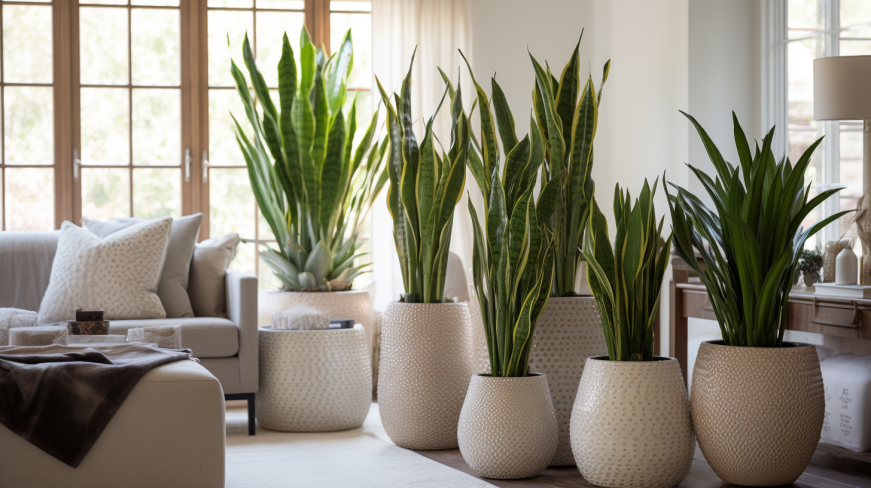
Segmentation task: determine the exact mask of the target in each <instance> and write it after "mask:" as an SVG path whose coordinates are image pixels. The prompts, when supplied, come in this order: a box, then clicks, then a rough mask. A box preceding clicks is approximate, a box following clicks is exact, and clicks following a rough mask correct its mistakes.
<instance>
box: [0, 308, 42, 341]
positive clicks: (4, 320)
mask: <svg viewBox="0 0 871 488" xmlns="http://www.w3.org/2000/svg"><path fill="white" fill-rule="evenodd" d="M35 325H36V312H31V311H30V310H22V309H20V308H0V346H8V345H9V329H12V328H14V327H33V326H35Z"/></svg>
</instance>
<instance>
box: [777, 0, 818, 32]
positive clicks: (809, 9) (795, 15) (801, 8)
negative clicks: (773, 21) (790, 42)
mask: <svg viewBox="0 0 871 488" xmlns="http://www.w3.org/2000/svg"><path fill="white" fill-rule="evenodd" d="M822 4H823V2H822V1H818V0H789V2H788V6H787V9H786V11H787V28H788V29H789V38H790V39H795V38H797V37H803V36H806V35H808V34H810V33H811V32H813V31H815V30H820V29H822V28H823V26H822V19H823V14H822V12H823V10H822V9H823V5H822Z"/></svg>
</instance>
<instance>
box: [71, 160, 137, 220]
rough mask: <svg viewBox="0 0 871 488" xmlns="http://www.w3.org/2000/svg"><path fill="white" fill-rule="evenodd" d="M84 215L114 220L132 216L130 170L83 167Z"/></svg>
mask: <svg viewBox="0 0 871 488" xmlns="http://www.w3.org/2000/svg"><path fill="white" fill-rule="evenodd" d="M82 215H84V216H85V217H88V218H92V219H99V220H112V219H120V218H123V217H129V216H130V170H129V169H127V168H82Z"/></svg>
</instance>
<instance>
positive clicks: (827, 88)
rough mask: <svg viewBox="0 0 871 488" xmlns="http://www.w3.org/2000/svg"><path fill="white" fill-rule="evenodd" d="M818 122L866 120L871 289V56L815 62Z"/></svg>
mask: <svg viewBox="0 0 871 488" xmlns="http://www.w3.org/2000/svg"><path fill="white" fill-rule="evenodd" d="M814 119H816V120H863V121H865V127H864V131H863V133H862V141H863V143H862V200H861V202H862V203H861V209H860V210H859V211H858V212H857V213H856V228H857V229H858V231H859V240H860V241H861V242H862V254H863V259H862V271H861V273H860V283H861V284H862V285H871V56H833V57H829V58H817V59H815V60H814Z"/></svg>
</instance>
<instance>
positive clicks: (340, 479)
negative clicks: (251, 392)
mask: <svg viewBox="0 0 871 488" xmlns="http://www.w3.org/2000/svg"><path fill="white" fill-rule="evenodd" d="M247 425H248V424H247V417H246V411H245V409H244V407H234V406H231V407H229V408H228V409H227V461H226V462H227V469H226V473H227V475H226V479H227V484H226V486H227V487H228V488H237V487H238V488H248V487H251V488H270V487H306V488H309V487H384V488H391V487H422V488H454V487H471V488H478V487H482V488H483V487H492V486H493V485H491V484H489V483H486V482H484V481H481V480H479V479H477V478H474V477H472V476H469V475H467V474H465V473H462V472H460V471H457V470H455V469H453V468H450V467H448V466H445V465H443V464H440V463H437V462H435V461H432V460H430V459H427V458H425V457H423V456H421V455H419V454H417V453H415V452H413V451H408V450H405V449H402V448H399V447H396V446H395V445H393V444H392V443H390V440H389V438H387V435H386V434H385V433H384V429H383V428H382V427H381V420H380V418H379V414H378V405H377V404H372V408H371V410H370V411H369V416H368V417H367V418H366V421H365V422H364V424H363V427H362V428H359V429H352V430H347V431H343V432H327V433H284V432H273V431H270V430H266V429H262V428H260V427H259V426H258V427H257V435H255V436H249V435H248V434H247V432H248V430H247V429H248V427H247Z"/></svg>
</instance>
